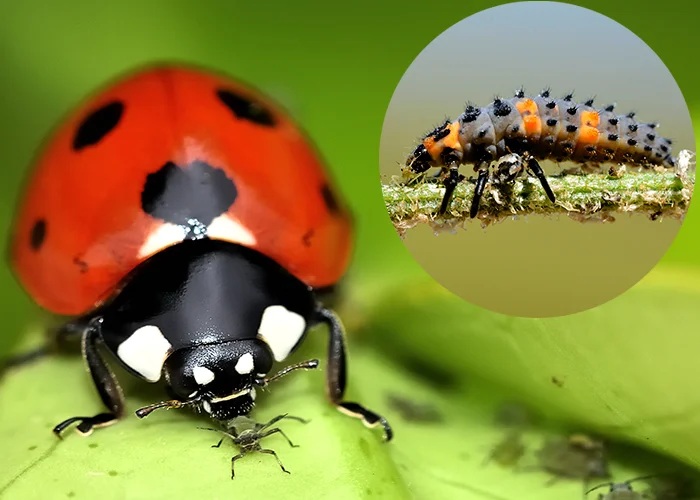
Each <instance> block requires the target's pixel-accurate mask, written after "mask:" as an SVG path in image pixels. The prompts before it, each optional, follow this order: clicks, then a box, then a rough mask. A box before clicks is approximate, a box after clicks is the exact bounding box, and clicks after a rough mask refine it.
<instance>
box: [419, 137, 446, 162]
mask: <svg viewBox="0 0 700 500" xmlns="http://www.w3.org/2000/svg"><path fill="white" fill-rule="evenodd" d="M423 146H425V149H426V151H427V152H428V154H429V155H430V157H431V158H432V159H433V160H436V161H437V160H438V159H439V158H440V153H441V152H442V150H443V147H442V145H441V144H440V143H439V142H435V139H433V138H432V137H426V138H425V140H424V141H423Z"/></svg>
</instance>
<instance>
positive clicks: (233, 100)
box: [216, 90, 275, 127]
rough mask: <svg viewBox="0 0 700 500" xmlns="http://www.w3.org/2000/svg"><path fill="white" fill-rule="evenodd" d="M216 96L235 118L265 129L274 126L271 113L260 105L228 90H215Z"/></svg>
mask: <svg viewBox="0 0 700 500" xmlns="http://www.w3.org/2000/svg"><path fill="white" fill-rule="evenodd" d="M216 96H217V97H218V98H219V100H220V101H221V102H222V103H223V104H224V105H225V106H226V107H227V108H228V109H229V110H231V112H232V113H233V114H234V115H236V118H241V119H243V120H248V121H251V122H253V123H257V124H258V125H264V126H266V127H274V126H275V119H274V117H273V116H272V113H271V112H270V111H269V110H267V109H266V108H265V107H263V106H262V105H261V104H260V103H257V102H254V101H251V100H250V99H248V98H247V97H243V96H241V95H238V94H234V93H233V92H231V91H230V90H217V91H216Z"/></svg>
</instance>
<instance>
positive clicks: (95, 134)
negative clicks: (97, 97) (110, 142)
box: [73, 101, 124, 151]
mask: <svg viewBox="0 0 700 500" xmlns="http://www.w3.org/2000/svg"><path fill="white" fill-rule="evenodd" d="M123 114H124V104H123V103H122V102H120V101H114V102H111V103H109V104H105V105H104V106H102V107H101V108H99V109H97V110H95V111H93V112H92V113H90V114H89V115H87V116H86V117H85V118H84V119H83V121H82V122H80V125H78V130H76V131H75V135H74V136H73V149H74V150H75V151H80V150H81V149H83V148H86V147H88V146H94V145H95V144H97V143H98V142H100V141H101V140H102V139H104V137H105V136H106V135H107V134H109V133H110V132H111V131H112V130H114V128H115V127H116V126H117V125H118V124H119V121H120V120H121V118H122V115H123Z"/></svg>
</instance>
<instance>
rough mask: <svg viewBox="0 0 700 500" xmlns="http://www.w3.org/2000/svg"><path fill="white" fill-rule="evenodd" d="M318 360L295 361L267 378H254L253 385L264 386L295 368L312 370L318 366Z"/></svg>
mask: <svg viewBox="0 0 700 500" xmlns="http://www.w3.org/2000/svg"><path fill="white" fill-rule="evenodd" d="M318 365H319V362H318V360H317V359H309V360H307V361H302V362H301V363H295V364H293V365H289V366H287V367H285V368H283V369H282V370H280V371H278V372H277V373H275V374H274V375H273V376H272V377H269V378H267V377H266V378H259V379H256V380H255V382H254V383H255V385H259V386H260V387H265V386H266V385H267V384H269V383H270V382H274V381H275V380H278V379H280V378H282V377H284V376H285V375H286V374H288V373H289V372H293V371H296V370H313V369H315V368H318Z"/></svg>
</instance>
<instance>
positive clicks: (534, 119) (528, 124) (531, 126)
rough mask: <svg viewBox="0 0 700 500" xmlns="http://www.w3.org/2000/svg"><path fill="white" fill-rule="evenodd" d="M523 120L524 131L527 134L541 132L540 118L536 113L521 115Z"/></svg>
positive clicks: (538, 133)
mask: <svg viewBox="0 0 700 500" xmlns="http://www.w3.org/2000/svg"><path fill="white" fill-rule="evenodd" d="M523 122H524V123H525V133H526V134H527V135H540V134H542V120H540V117H539V116H537V115H528V116H523Z"/></svg>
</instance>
